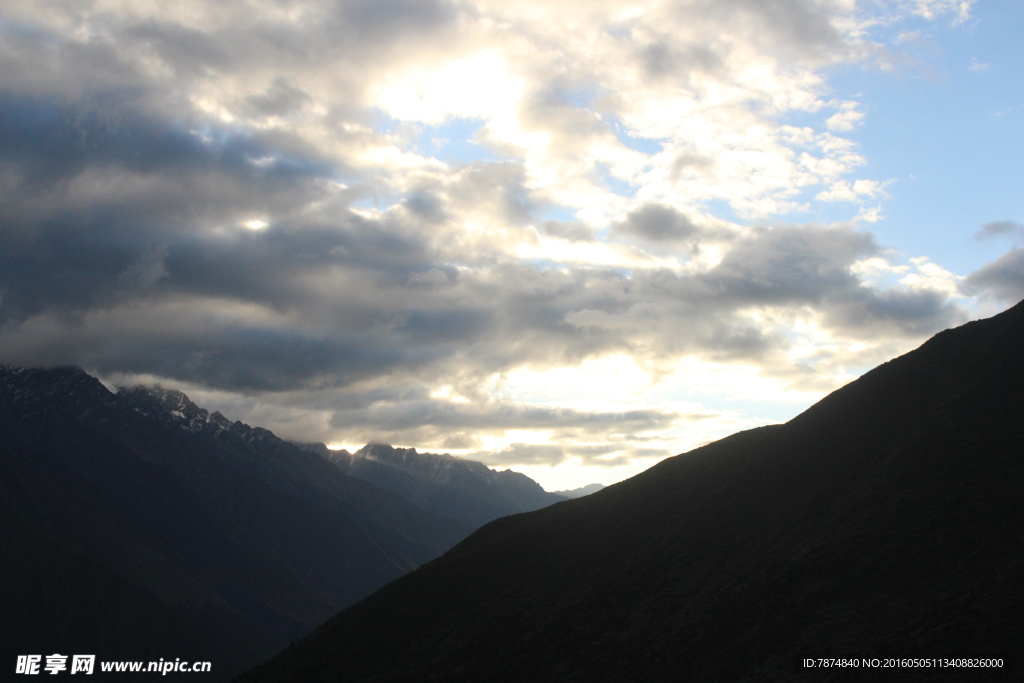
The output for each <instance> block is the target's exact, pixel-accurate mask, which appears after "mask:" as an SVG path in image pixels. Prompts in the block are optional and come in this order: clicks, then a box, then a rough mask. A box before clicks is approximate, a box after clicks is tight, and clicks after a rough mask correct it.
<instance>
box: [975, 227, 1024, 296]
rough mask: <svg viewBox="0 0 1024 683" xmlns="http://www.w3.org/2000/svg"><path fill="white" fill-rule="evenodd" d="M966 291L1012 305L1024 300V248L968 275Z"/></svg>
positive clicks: (1011, 252) (1016, 249)
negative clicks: (987, 294) (980, 293)
mask: <svg viewBox="0 0 1024 683" xmlns="http://www.w3.org/2000/svg"><path fill="white" fill-rule="evenodd" d="M989 225H991V223H990V224H989ZM1018 227H1019V226H1018ZM964 290H965V291H966V292H967V293H968V294H976V293H979V292H984V293H990V294H992V295H994V296H995V297H997V298H999V299H1002V300H1004V301H1007V302H1010V303H1014V302H1017V301H1020V300H1021V299H1024V248H1022V247H1016V248H1014V249H1011V250H1010V251H1008V252H1007V253H1005V254H1003V255H1002V256H1000V257H999V258H998V259H996V260H995V261H993V262H992V263H990V264H988V265H986V266H984V267H982V268H979V269H978V270H976V271H974V272H973V273H971V274H970V275H968V276H967V278H966V279H965V280H964Z"/></svg>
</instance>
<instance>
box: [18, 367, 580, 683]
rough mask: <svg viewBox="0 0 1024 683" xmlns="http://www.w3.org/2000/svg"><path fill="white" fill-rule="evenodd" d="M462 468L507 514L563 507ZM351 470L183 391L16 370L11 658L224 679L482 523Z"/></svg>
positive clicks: (63, 372)
mask: <svg viewBox="0 0 1024 683" xmlns="http://www.w3.org/2000/svg"><path fill="white" fill-rule="evenodd" d="M381 448H382V447H370V448H369V450H368V451H367V452H368V453H370V452H372V453H378V452H381ZM363 450H367V449H363ZM361 452H362V451H361ZM356 460H358V458H356V459H355V460H353V462H356ZM414 460H415V458H414ZM449 464H450V469H451V470H453V471H460V468H462V469H469V470H472V471H474V472H478V473H479V474H480V476H481V477H482V478H485V479H486V478H487V477H488V476H490V477H491V479H493V480H494V481H495V482H499V481H500V483H498V484H495V490H496V491H498V490H500V491H504V493H503V494H502V496H500V500H499V502H498V503H497V504H496V505H494V506H491V508H489V509H491V510H492V511H496V512H498V513H499V514H504V512H503V511H505V510H509V511H518V510H514V509H512V508H513V507H514V504H513V503H514V502H515V501H516V500H522V501H523V504H524V505H529V506H532V508H530V509H533V508H536V507H539V505H541V504H544V502H543V501H548V502H550V501H554V500H562V499H561V498H560V497H556V496H552V495H551V494H545V493H543V491H541V490H540V487H539V486H537V485H536V484H535V483H533V482H532V481H530V480H525V481H524V479H525V477H522V475H515V474H514V473H507V474H506V473H504V472H503V473H497V474H494V473H492V475H494V476H491V475H487V474H486V472H490V470H487V468H486V467H484V466H483V465H480V464H479V463H463V462H461V461H457V462H454V463H449ZM481 468H482V469H481ZM343 469H344V468H343V467H339V466H336V465H335V464H332V463H331V462H329V461H327V460H325V459H324V458H323V457H321V456H319V455H317V454H315V453H311V452H309V451H308V450H304V449H301V448H299V447H297V446H295V445H294V444H291V443H288V442H285V441H283V440H281V439H279V438H277V437H276V436H275V435H274V434H273V433H271V432H269V431H267V430H266V429H261V428H258V427H250V426H248V425H245V424H243V423H241V422H232V421H230V420H228V419H227V418H225V417H224V416H223V415H221V414H220V413H216V412H215V413H212V414H211V413H209V412H208V411H206V410H204V409H202V408H200V407H198V406H196V405H195V404H194V403H192V402H191V401H190V400H189V399H188V397H187V396H185V395H184V394H183V393H181V392H178V391H173V390H165V389H160V388H152V387H150V388H145V387H134V388H127V389H119V390H118V392H117V393H112V392H111V391H109V390H108V389H107V388H106V387H104V386H103V385H102V384H101V383H100V382H99V381H98V380H96V379H95V378H93V377H90V376H89V375H88V374H86V373H85V372H83V371H82V370H80V369H78V368H72V367H64V368H53V369H24V368H14V367H6V366H4V367H0V543H2V544H3V548H4V567H3V571H2V572H0V614H2V616H3V626H2V627H0V651H2V652H3V655H4V659H3V661H4V662H6V663H5V664H4V666H7V665H8V664H10V663H11V662H13V661H14V659H13V657H14V655H17V654H31V653H35V654H51V653H54V652H59V653H65V654H68V653H93V654H97V655H99V656H100V657H102V658H106V659H139V660H143V659H145V660H149V659H152V660H156V659H159V658H167V657H170V658H172V659H173V658H175V657H180V658H182V659H185V658H190V659H193V660H209V661H212V662H213V673H212V674H210V675H206V678H208V679H209V680H211V681H213V680H225V679H227V678H229V677H230V676H231V675H233V674H234V673H237V672H238V671H240V670H242V669H243V668H245V667H246V666H251V665H253V664H255V663H257V662H259V661H261V660H264V659H266V658H267V657H269V656H270V655H272V654H273V653H274V652H275V651H277V650H278V649H280V648H281V647H283V646H284V645H285V644H287V643H288V642H289V641H291V640H294V639H295V638H298V637H300V636H302V635H304V634H306V633H308V632H309V631H310V630H311V629H312V628H313V627H315V626H316V625H317V624H319V623H320V622H322V621H323V620H324V619H326V618H327V617H329V616H330V615H332V614H334V613H335V612H337V611H338V610H339V609H341V608H343V607H346V606H347V605H350V604H352V603H354V602H355V601H357V600H359V599H361V598H363V597H365V596H367V595H369V594H370V593H372V592H373V591H375V590H376V589H378V588H380V587H381V586H383V585H385V584H386V583H388V582H389V581H391V580H392V579H395V578H397V577H399V576H401V575H402V574H404V573H406V572H408V571H410V570H412V569H415V568H416V567H418V566H420V565H422V564H423V563H425V562H427V561H429V560H431V559H433V558H435V557H437V556H438V555H439V554H441V553H442V552H443V551H445V550H446V549H448V548H450V547H451V546H452V545H453V544H455V543H456V542H457V541H459V540H460V539H462V538H463V537H465V536H466V535H467V534H469V533H470V532H471V531H472V530H473V529H474V528H475V525H474V524H472V523H468V522H466V521H461V520H459V519H454V518H452V516H451V515H447V516H442V515H438V514H432V513H431V512H429V511H426V510H424V509H423V508H421V507H419V506H417V505H415V504H413V503H412V502H410V501H409V500H407V499H406V498H403V497H402V496H401V495H396V494H395V493H393V492H391V491H387V490H384V489H383V488H382V487H380V486H377V485H374V484H372V483H369V482H367V481H362V480H360V479H359V478H355V477H351V476H347V475H346V474H345V473H344V471H343ZM356 469H360V468H359V467H357V468H356ZM362 469H367V470H370V469H372V468H362ZM414 469H415V468H414ZM484 470H486V472H484ZM506 482H508V483H507V484H506ZM522 491H525V492H526V493H522ZM481 495H482V496H483V497H482V498H481V499H480V501H478V502H480V505H481V509H483V508H484V507H486V502H487V501H486V496H485V495H483V494H481ZM517 495H518V496H519V498H516V496H517ZM430 500H431V502H432V504H433V505H434V507H437V508H438V509H442V508H444V507H445V504H444V494H443V493H437V494H436V495H434V497H433V498H430ZM458 500H461V499H458ZM450 507H453V508H454V507H458V504H453V505H452V506H450Z"/></svg>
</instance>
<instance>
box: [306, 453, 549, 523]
mask: <svg viewBox="0 0 1024 683" xmlns="http://www.w3.org/2000/svg"><path fill="white" fill-rule="evenodd" d="M319 445H320V446H322V444H319ZM315 446H316V445H313V446H307V448H311V449H315ZM316 451H317V452H320V454H321V455H322V456H324V457H327V458H328V459H330V460H331V462H333V463H334V464H335V465H337V466H338V468H339V469H341V471H342V472H344V473H345V474H348V475H349V476H352V477H356V478H357V479H362V480H364V481H369V482H372V483H374V484H376V485H377V486H380V487H381V488H383V489H387V490H388V491H392V492H394V493H397V494H398V495H400V496H402V497H403V498H405V499H406V500H409V501H411V502H413V503H414V504H416V505H417V506H419V507H421V508H423V509H424V510H427V511H429V512H432V513H434V514H436V515H441V516H442V517H453V518H455V519H460V520H462V521H464V522H466V523H467V524H471V525H473V527H474V528H475V527H479V526H482V525H484V524H486V523H487V522H490V521H491V520H494V519H497V518H498V517H504V516H505V515H512V514H516V513H518V512H529V511H531V510H537V509H539V508H542V507H545V506H547V505H551V504H552V503H557V502H560V501H563V500H565V497H563V496H559V495H557V494H554V493H548V492H547V491H545V490H544V489H543V488H541V486H540V484H538V483H537V482H535V481H534V480H533V479H530V478H529V477H527V476H526V475H525V474H520V473H519V472H513V471H512V470H503V471H500V472H499V471H495V470H492V469H490V468H489V467H487V466H486V465H484V464H483V463H480V462H475V461H472V460H463V459H462V458H456V457H454V456H451V455H448V454H443V455H442V454H437V453H417V452H416V449H415V448H393V447H391V446H386V445H383V444H368V445H366V446H364V447H363V448H360V449H359V450H358V451H356V452H355V453H349V452H348V451H328V450H327V449H326V448H325V447H322V448H321V449H316Z"/></svg>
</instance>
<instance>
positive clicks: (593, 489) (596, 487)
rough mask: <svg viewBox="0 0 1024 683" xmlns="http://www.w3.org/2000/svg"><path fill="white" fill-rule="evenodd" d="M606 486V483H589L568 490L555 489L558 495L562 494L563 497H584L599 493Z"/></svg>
mask: <svg viewBox="0 0 1024 683" xmlns="http://www.w3.org/2000/svg"><path fill="white" fill-rule="evenodd" d="M603 488H604V484H587V485H586V486H581V487H579V488H578V489H570V490H568V491H554V492H553V493H554V494H555V495H556V496H562V497H563V498H582V497H583V496H589V495H590V494H591V493H597V492H598V491H600V490H601V489H603Z"/></svg>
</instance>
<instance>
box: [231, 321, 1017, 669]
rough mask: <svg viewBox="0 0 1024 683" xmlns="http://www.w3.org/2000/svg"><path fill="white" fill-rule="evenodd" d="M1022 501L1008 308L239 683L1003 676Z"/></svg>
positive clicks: (674, 462) (513, 525)
mask: <svg viewBox="0 0 1024 683" xmlns="http://www.w3.org/2000/svg"><path fill="white" fill-rule="evenodd" d="M1022 493H1024V304H1019V305H1017V306H1016V307H1014V308H1013V309H1011V310H1009V311H1007V312H1005V313H1003V314H1001V315H999V316H996V317H994V318H991V319H988V320H984V321H977V322H972V323H968V324H967V325H964V326H963V327H960V328H957V329H954V330H947V331H945V332H942V333H940V334H938V335H936V336H935V337H933V338H932V339H931V340H929V341H928V342H927V343H925V344H924V345H923V346H921V347H920V348H919V349H917V350H916V351H913V352H911V353H909V354H907V355H905V356H902V357H900V358H898V359H896V360H893V361H890V362H888V363H886V364H884V365H882V366H880V367H878V368H876V369H875V370H873V371H871V372H869V373H867V374H866V375H864V376H863V377H862V378H860V379H859V380H857V381H855V382H852V383H851V384H849V385H847V386H845V387H843V388H842V389H840V390H838V391H836V392H834V393H833V394H831V395H829V396H828V397H826V398H825V399H823V400H822V401H820V402H819V403H817V404H816V405H814V406H813V407H811V408H810V409H808V410H807V411H805V412H804V413H802V414H801V415H799V416H797V417H796V418H794V419H793V420H791V421H790V422H788V423H786V424H784V425H776V426H771V427H764V428H760V429H754V430H750V431H746V432H741V433H738V434H735V435H733V436H731V437H729V438H726V439H723V440H721V441H718V442H715V443H712V444H710V445H707V446H704V447H702V448H699V449H696V450H694V451H691V452H689V453H686V454H684V455H679V456H676V457H674V458H670V459H668V460H665V461H663V462H661V463H659V464H658V465H657V466H655V467H652V468H651V469H649V470H647V471H646V472H644V473H642V474H640V475H638V476H636V477H633V478H632V479H629V480H627V481H624V482H621V483H619V484H616V485H614V486H609V487H608V488H606V489H604V490H602V491H599V492H597V493H595V494H592V495H590V496H586V497H584V498H579V499H576V500H570V501H566V502H564V503H559V504H557V505H553V506H550V507H548V508H544V509H542V510H538V511H536V512H531V513H526V514H521V515H515V516H512V517H505V518H502V519H499V520H496V521H494V522H492V523H490V524H488V525H487V526H485V527H483V528H481V529H479V530H478V531H476V532H475V533H474V534H472V535H471V536H470V537H469V538H467V539H466V540H465V541H463V542H462V543H460V544H459V545H457V546H456V547H455V548H453V549H452V550H450V551H448V552H447V553H446V554H445V555H443V556H442V557H441V558H439V559H437V560H435V561H433V562H431V563H429V564H427V565H425V566H423V567H421V568H420V569H418V570H417V571H415V572H412V573H410V574H408V575H406V576H404V577H402V578H401V579H398V580H397V581H395V582H393V583H391V584H389V585H388V586H386V587H385V588H384V589H382V590H380V591H378V592H377V593H375V594H374V595H373V596H371V597H370V598H368V599H366V600H363V601H362V602H360V603H358V604H357V605H355V606H353V607H350V608H348V609H347V610H344V611H343V612H341V613H340V614H339V615H337V616H336V617H334V618H333V619H331V620H330V621H328V622H327V623H325V624H324V625H323V626H321V627H320V628H318V629H317V630H316V631H315V632H313V633H312V634H311V635H310V636H308V637H307V638H305V639H303V640H302V641H300V642H298V643H297V644H295V645H293V646H291V647H289V648H288V649H286V650H285V651H284V652H282V653H281V654H280V655H278V656H277V657H276V658H275V659H273V660H272V661H270V662H269V663H267V664H265V665H263V666H261V667H259V668H258V669H256V670H254V671H252V672H250V673H249V674H248V675H246V676H243V677H242V678H241V679H240V680H242V681H245V682H246V683H251V682H255V681H286V680H302V681H338V680H344V681H371V680H372V681H399V680H452V681H473V680H487V681H525V680H529V681H556V680H557V681H592V680H593V681H667V680H692V681H741V680H743V681H781V680H815V681H822V680H825V681H827V680H875V679H876V678H875V677H873V676H874V675H873V674H872V672H870V671H863V670H861V671H856V672H853V673H855V674H856V676H854V677H853V678H847V677H848V676H850V675H851V671H850V670H842V669H829V670H819V671H815V672H812V673H813V676H812V675H809V674H807V672H804V675H801V674H799V673H798V672H797V671H796V670H795V662H796V661H797V660H798V659H799V658H800V657H839V656H843V655H850V654H852V655H856V656H858V657H864V656H868V657H916V658H922V657H945V658H963V657H973V656H978V655H985V654H993V653H995V654H1000V655H1002V656H1004V657H1005V658H1006V660H1007V663H1008V664H1011V665H1012V664H1013V663H1014V661H1015V662H1016V666H1017V667H1018V670H1017V674H1019V672H1020V669H1019V667H1021V666H1024V659H1021V655H1022V654H1024V591H1022V590H1021V586H1022V585H1024V505H1022V503H1021V500H1022ZM950 672H951V676H952V679H954V680H991V679H992V678H994V677H996V675H997V672H993V670H991V669H989V670H977V669H975V670H971V671H967V670H965V669H958V670H947V673H950ZM875 673H877V672H875ZM940 673H941V672H940V671H939V670H937V669H930V668H929V669H924V668H920V669H901V670H900V671H899V678H898V680H936V678H937V677H939V674H940ZM887 680H888V679H887ZM943 680H946V679H945V678H943Z"/></svg>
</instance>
